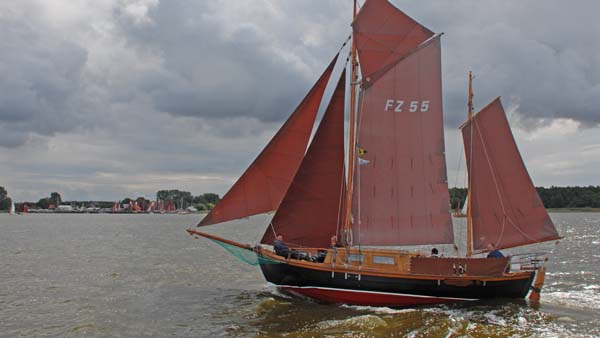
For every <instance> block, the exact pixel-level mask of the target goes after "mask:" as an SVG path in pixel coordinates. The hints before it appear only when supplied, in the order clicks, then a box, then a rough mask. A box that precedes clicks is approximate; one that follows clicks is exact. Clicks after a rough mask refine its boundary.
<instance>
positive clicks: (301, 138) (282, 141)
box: [198, 55, 337, 226]
mask: <svg viewBox="0 0 600 338" xmlns="http://www.w3.org/2000/svg"><path fill="white" fill-rule="evenodd" d="M336 60H337V55H336V56H335V57H334V58H333V60H332V61H331V63H330V64H329V66H328V67H327V69H325V71H324V72H323V74H322V75H321V77H320V78H319V80H318V81H317V82H316V83H315V85H314V86H313V87H312V89H311V90H310V91H309V92H308V94H307V95H306V97H305V98H304V99H303V100H302V102H301V103H300V105H299V106H298V107H297V108H296V110H295V111H294V113H292V115H291V116H290V117H289V118H288V120H287V121H286V122H285V124H284V125H283V126H282V127H281V129H279V131H278V132H277V134H275V136H273V138H272V139H271V141H270V142H269V144H268V145H267V146H266V147H265V149H263V151H262V152H261V153H260V155H258V157H257V158H256V159H255V160H254V162H253V163H252V164H251V165H250V167H248V169H246V171H245V172H244V174H242V176H241V177H240V178H239V179H238V181H237V182H236V183H235V184H234V185H233V187H232V188H231V189H230V190H229V191H228V192H227V194H225V196H224V197H223V199H222V200H221V202H220V203H219V204H218V205H217V206H216V207H215V208H214V209H213V210H212V211H211V212H210V213H209V214H208V215H206V217H205V218H204V219H203V220H202V221H201V222H200V224H198V226H203V225H210V224H215V223H221V222H226V221H230V220H233V219H238V218H242V217H247V216H251V215H256V214H260V213H263V212H267V211H271V210H275V209H276V208H277V207H278V206H279V203H281V199H282V198H283V196H284V194H285V192H286V191H287V189H288V187H289V186H290V183H291V182H292V179H293V177H294V175H295V174H296V171H297V170H298V167H299V166H300V163H301V161H302V158H303V157H304V153H305V151H306V145H307V144H308V140H309V138H310V135H311V132H312V128H313V125H314V122H315V117H316V114H317V111H318V109H319V105H320V103H321V99H322V97H323V93H324V91H325V88H326V86H327V82H328V81H329V77H330V76H331V72H332V71H333V67H334V65H335V61H336Z"/></svg>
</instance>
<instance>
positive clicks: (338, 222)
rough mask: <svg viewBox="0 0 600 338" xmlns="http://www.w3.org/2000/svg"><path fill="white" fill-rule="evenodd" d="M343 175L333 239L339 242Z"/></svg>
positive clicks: (343, 175)
mask: <svg viewBox="0 0 600 338" xmlns="http://www.w3.org/2000/svg"><path fill="white" fill-rule="evenodd" d="M342 172H343V173H345V171H344V163H343V162H342ZM345 176H346V175H345V174H342V179H341V180H340V198H339V201H338V214H337V223H336V226H335V237H336V240H339V237H338V236H339V230H340V216H341V214H342V212H344V211H343V210H342V202H343V200H344V178H345Z"/></svg>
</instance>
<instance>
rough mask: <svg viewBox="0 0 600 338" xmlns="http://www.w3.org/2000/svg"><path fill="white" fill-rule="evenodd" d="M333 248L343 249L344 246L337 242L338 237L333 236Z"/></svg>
mask: <svg viewBox="0 0 600 338" xmlns="http://www.w3.org/2000/svg"><path fill="white" fill-rule="evenodd" d="M330 243H331V248H341V247H343V245H341V244H340V243H339V242H338V241H337V236H331V242H330Z"/></svg>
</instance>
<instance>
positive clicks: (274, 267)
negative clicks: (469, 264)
mask: <svg viewBox="0 0 600 338" xmlns="http://www.w3.org/2000/svg"><path fill="white" fill-rule="evenodd" d="M261 270H262V272H263V275H264V276H265V278H266V280H267V281H269V282H270V283H273V284H275V285H277V286H278V287H280V288H281V289H283V290H285V291H289V292H292V293H297V294H301V295H304V296H308V297H310V298H314V299H317V300H320V301H324V302H328V303H344V304H355V305H373V306H413V305H421V304H436V303H447V302H457V301H469V300H479V299H491V298H523V297H525V295H527V292H528V291H529V289H530V286H531V283H532V280H533V276H534V274H533V273H531V274H528V275H524V276H523V277H522V278H519V279H510V278H505V279H502V278H496V279H495V280H493V281H492V280H488V281H486V282H482V281H479V280H469V279H461V280H456V279H455V280H453V281H444V280H443V279H442V278H441V279H440V281H438V280H435V279H434V280H431V279H423V278H419V276H415V277H414V278H412V277H410V278H399V277H398V278H396V277H383V276H374V275H365V274H362V275H360V277H359V276H358V275H357V274H351V273H348V274H345V273H340V272H336V273H332V272H331V271H322V270H316V269H310V268H306V267H298V266H292V265H288V264H264V265H261Z"/></svg>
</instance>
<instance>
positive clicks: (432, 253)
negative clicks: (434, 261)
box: [431, 248, 440, 257]
mask: <svg viewBox="0 0 600 338" xmlns="http://www.w3.org/2000/svg"><path fill="white" fill-rule="evenodd" d="M439 253H440V252H439V251H438V249H437V248H433V249H431V257H440V255H439Z"/></svg>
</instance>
